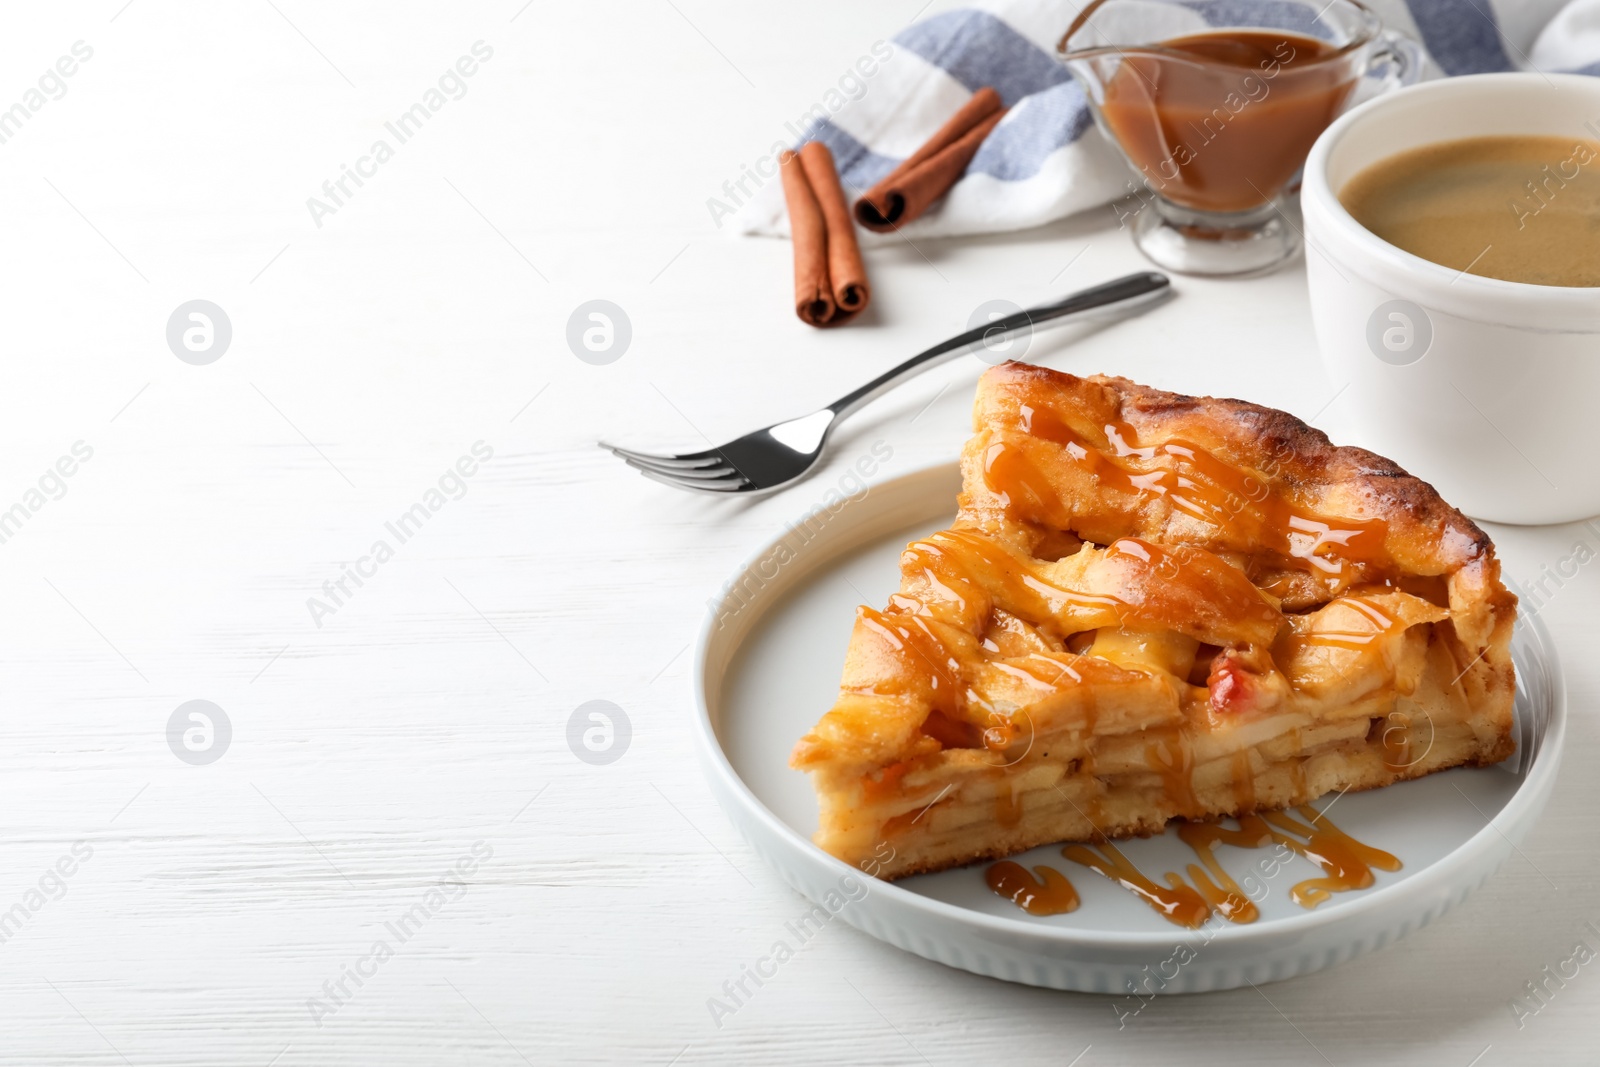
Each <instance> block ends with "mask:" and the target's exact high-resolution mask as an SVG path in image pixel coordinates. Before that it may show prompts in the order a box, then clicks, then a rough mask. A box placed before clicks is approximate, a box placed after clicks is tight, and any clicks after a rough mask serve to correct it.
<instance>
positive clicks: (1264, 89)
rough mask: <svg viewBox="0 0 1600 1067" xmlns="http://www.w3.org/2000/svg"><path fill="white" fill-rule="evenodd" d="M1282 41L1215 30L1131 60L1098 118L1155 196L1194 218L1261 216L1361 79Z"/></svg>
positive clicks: (1299, 40) (1108, 90) (1320, 52)
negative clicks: (1256, 212) (1202, 214)
mask: <svg viewBox="0 0 1600 1067" xmlns="http://www.w3.org/2000/svg"><path fill="white" fill-rule="evenodd" d="M1341 51H1342V49H1341V48H1339V47H1337V46H1334V45H1332V44H1329V43H1327V42H1324V41H1319V40H1317V39H1315V38H1313V37H1306V36H1303V35H1301V34H1297V33H1289V32H1285V31H1283V30H1264V29H1249V30H1218V31H1213V32H1208V33H1196V34H1191V35H1188V36H1184V37H1176V38H1173V39H1170V40H1166V41H1162V42H1160V43H1159V44H1157V45H1154V46H1152V47H1151V48H1150V49H1149V50H1140V49H1129V50H1128V51H1127V53H1126V55H1125V56H1124V58H1123V60H1122V62H1121V65H1120V66H1119V68H1118V69H1117V72H1116V73H1115V74H1114V75H1112V76H1111V78H1110V79H1109V80H1108V81H1107V83H1106V86H1105V96H1104V99H1103V100H1102V101H1101V103H1100V112H1101V115H1102V117H1103V118H1104V120H1105V124H1106V126H1107V127H1109V129H1110V131H1111V134H1112V136H1113V137H1115V138H1116V140H1117V142H1118V143H1119V144H1120V145H1121V146H1122V150H1123V152H1124V153H1126V154H1127V156H1128V158H1129V159H1130V160H1131V161H1132V162H1133V164H1134V165H1135V166H1136V167H1138V168H1139V170H1140V171H1141V172H1142V173H1143V175H1144V177H1145V179H1146V180H1147V181H1148V182H1149V183H1150V186H1151V187H1152V188H1153V189H1155V190H1156V191H1157V192H1159V193H1160V194H1161V195H1162V196H1164V197H1166V198H1167V199H1168V200H1171V201H1172V202H1173V203H1175V204H1179V205H1182V206H1183V207H1187V208H1192V209H1194V210H1197V211H1218V212H1238V211H1247V210H1249V209H1251V208H1255V207H1259V206H1260V205H1261V204H1263V203H1265V202H1266V201H1267V200H1269V199H1271V198H1272V197H1273V196H1275V195H1276V194H1277V193H1279V192H1280V191H1281V190H1282V189H1283V187H1284V186H1285V185H1287V184H1288V182H1289V180H1290V179H1291V178H1292V177H1293V176H1294V174H1295V172H1296V171H1298V170H1299V169H1300V167H1301V165H1302V164H1304V163H1305V159H1306V155H1307V153H1309V152H1310V151H1311V144H1312V142H1313V141H1315V140H1316V139H1317V135H1318V134H1320V133H1322V131H1323V130H1324V129H1326V128H1327V127H1328V124H1329V123H1331V122H1332V121H1333V120H1334V118H1335V117H1336V116H1337V115H1338V114H1339V111H1340V110H1341V109H1342V108H1343V107H1344V103H1345V101H1346V99H1348V97H1349V95H1350V92H1351V90H1352V89H1354V88H1355V84H1356V81H1357V78H1358V75H1359V71H1358V70H1355V69H1352V67H1351V65H1350V64H1348V63H1340V62H1321V61H1322V60H1325V59H1328V58H1329V57H1332V56H1335V55H1337V54H1339V53H1340V52H1341Z"/></svg>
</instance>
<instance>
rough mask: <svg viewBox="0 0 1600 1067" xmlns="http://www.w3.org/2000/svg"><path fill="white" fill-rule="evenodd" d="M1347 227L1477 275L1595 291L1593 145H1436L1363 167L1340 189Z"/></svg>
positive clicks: (1501, 140)
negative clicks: (1351, 223)
mask: <svg viewBox="0 0 1600 1067" xmlns="http://www.w3.org/2000/svg"><path fill="white" fill-rule="evenodd" d="M1339 202H1340V203H1341V204H1343V205H1344V207H1345V210H1346V211H1349V212H1350V214H1351V215H1352V216H1354V217H1355V219H1356V221H1357V222H1359V223H1361V225H1363V226H1365V227H1366V228H1367V229H1368V230H1370V231H1372V232H1373V233H1374V234H1376V235H1377V236H1379V237H1381V238H1383V239H1384V240H1385V241H1388V242H1389V243H1390V244H1392V245H1395V246H1396V247H1398V248H1402V249H1404V250H1405V251H1407V252H1410V253H1411V254H1412V255H1416V256H1421V257H1422V258H1423V259H1426V260H1431V261H1432V262H1434V263H1438V264H1440V265H1441V266H1445V267H1450V268H1452V269H1455V270H1459V271H1463V272H1465V273H1469V274H1477V275H1481V276H1482V277H1485V278H1499V279H1501V280H1503V281H1510V282H1527V283H1530V284H1533V285H1556V286H1567V287H1588V286H1600V143H1596V142H1595V141H1592V140H1588V139H1585V138H1572V137H1554V136H1525V135H1520V134H1518V135H1506V136H1490V137H1468V138H1464V139H1462V140H1457V141H1443V142H1440V143H1438V144H1430V145H1423V146H1421V147H1419V148H1412V149H1408V150H1407V151H1404V152H1401V153H1398V154H1397V155H1393V156H1390V157H1389V158H1388V159H1384V160H1380V161H1379V162H1377V163H1374V164H1372V165H1371V166H1368V167H1367V168H1365V169H1364V170H1362V171H1361V172H1360V173H1358V174H1357V175H1356V176H1355V177H1354V178H1352V179H1350V181H1349V182H1347V183H1346V184H1345V186H1344V188H1343V189H1341V190H1340V191H1339Z"/></svg>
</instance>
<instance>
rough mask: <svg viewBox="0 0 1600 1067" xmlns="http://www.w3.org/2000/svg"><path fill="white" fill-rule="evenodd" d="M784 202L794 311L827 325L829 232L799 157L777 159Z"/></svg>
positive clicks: (786, 155) (786, 154)
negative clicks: (791, 255)
mask: <svg viewBox="0 0 1600 1067" xmlns="http://www.w3.org/2000/svg"><path fill="white" fill-rule="evenodd" d="M778 164H779V166H778V173H779V174H781V175H782V176H783V199H784V202H785V203H786V204H787V205H788V207H789V241H790V243H791V244H792V245H794V312H795V314H796V315H799V316H800V321H801V322H805V323H809V324H810V325H812V326H826V325H827V324H828V323H829V322H830V321H832V319H833V314H834V310H835V305H834V301H833V286H832V285H831V284H830V283H829V282H828V231H827V226H826V224H825V223H824V222H823V218H822V207H821V205H820V204H818V203H817V197H816V194H815V193H813V192H812V191H811V182H810V181H808V180H807V178H806V172H805V169H804V168H803V167H802V166H801V163H800V157H799V156H797V155H795V154H794V153H793V152H788V151H785V152H783V153H781V154H779V156H778Z"/></svg>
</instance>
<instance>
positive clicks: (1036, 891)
mask: <svg viewBox="0 0 1600 1067" xmlns="http://www.w3.org/2000/svg"><path fill="white" fill-rule="evenodd" d="M1034 871H1037V872H1038V875H1037V877H1035V876H1034V875H1033V874H1031V873H1029V871H1028V868H1026V867H1024V866H1022V864H1020V863H1012V862H1011V861H1010V860H1001V861H1000V862H999V863H996V864H994V865H993V866H991V867H990V868H989V869H988V870H987V871H985V872H984V874H983V880H984V881H985V882H986V883H988V886H989V888H990V889H992V890H994V891H995V892H996V893H998V894H1000V895H1001V896H1003V897H1005V898H1006V899H1007V900H1009V901H1011V903H1013V904H1015V905H1016V906H1017V907H1019V908H1021V909H1022V910H1023V911H1025V912H1027V913H1028V914H1029V915H1062V914H1065V913H1066V912H1069V911H1077V910H1078V903H1079V901H1078V891H1077V890H1076V889H1075V888H1073V885H1072V883H1071V882H1069V881H1068V880H1067V876H1066V875H1064V874H1062V873H1061V872H1060V871H1058V870H1056V869H1055V868H1054V867H1047V866H1044V865H1043V864H1041V865H1039V866H1037V867H1035V868H1034Z"/></svg>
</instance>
